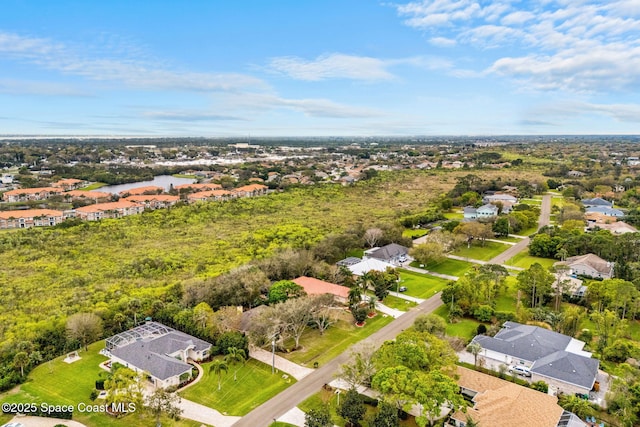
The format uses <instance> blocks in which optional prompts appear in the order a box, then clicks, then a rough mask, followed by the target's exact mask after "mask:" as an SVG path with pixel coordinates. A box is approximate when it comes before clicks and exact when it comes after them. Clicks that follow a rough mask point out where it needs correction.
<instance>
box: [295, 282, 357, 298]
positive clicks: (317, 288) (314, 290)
mask: <svg viewBox="0 0 640 427" xmlns="http://www.w3.org/2000/svg"><path fill="white" fill-rule="evenodd" d="M292 282H294V283H295V284H296V285H299V286H302V289H304V291H305V292H306V293H307V295H324V294H331V295H333V296H334V298H335V300H336V301H338V302H340V303H342V304H345V303H346V302H347V301H348V299H349V288H347V287H346V286H340V285H336V284H335V283H329V282H325V281H323V280H319V279H315V278H313V277H307V276H300V277H298V278H296V279H293V280H292Z"/></svg>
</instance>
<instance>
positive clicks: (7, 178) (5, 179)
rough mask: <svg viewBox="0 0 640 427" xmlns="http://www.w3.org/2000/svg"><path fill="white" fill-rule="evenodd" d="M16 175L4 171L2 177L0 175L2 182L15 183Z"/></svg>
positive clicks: (0, 181)
mask: <svg viewBox="0 0 640 427" xmlns="http://www.w3.org/2000/svg"><path fill="white" fill-rule="evenodd" d="M13 179H14V176H13V175H11V174H9V173H3V174H2V177H0V183H1V184H13Z"/></svg>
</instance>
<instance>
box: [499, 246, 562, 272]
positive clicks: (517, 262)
mask: <svg viewBox="0 0 640 427" xmlns="http://www.w3.org/2000/svg"><path fill="white" fill-rule="evenodd" d="M536 262H537V263H538V264H540V265H542V266H543V267H544V268H548V267H551V266H552V265H553V264H554V263H555V262H557V260H555V259H550V258H540V257H536V256H531V255H529V250H528V249H527V250H524V251H522V252H520V253H519V254H517V255H516V256H514V257H513V258H511V259H509V260H507V262H506V263H505V264H507V265H513V266H515V267H522V268H529V267H530V266H531V265H532V264H535V263H536Z"/></svg>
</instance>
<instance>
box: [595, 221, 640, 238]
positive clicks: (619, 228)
mask: <svg viewBox="0 0 640 427" xmlns="http://www.w3.org/2000/svg"><path fill="white" fill-rule="evenodd" d="M594 226H596V227H598V228H601V229H603V230H609V231H610V232H611V234H614V235H616V236H619V235H620V234H625V233H637V232H638V229H637V228H635V227H634V226H632V225H629V224H627V223H626V222H624V221H617V222H613V223H610V224H609V223H604V224H598V223H596V224H594Z"/></svg>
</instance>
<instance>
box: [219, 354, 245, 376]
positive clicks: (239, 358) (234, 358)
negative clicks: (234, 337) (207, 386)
mask: <svg viewBox="0 0 640 427" xmlns="http://www.w3.org/2000/svg"><path fill="white" fill-rule="evenodd" d="M245 360H247V354H246V353H245V351H244V349H243V348H237V347H229V348H227V355H226V356H225V357H224V361H225V362H227V363H229V364H231V365H235V364H236V363H242V362H244V361H245ZM233 380H234V381H238V370H237V369H236V370H235V371H233Z"/></svg>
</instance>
